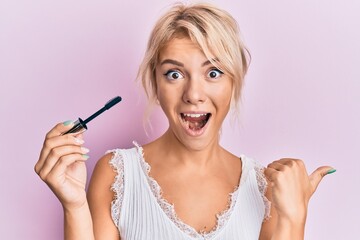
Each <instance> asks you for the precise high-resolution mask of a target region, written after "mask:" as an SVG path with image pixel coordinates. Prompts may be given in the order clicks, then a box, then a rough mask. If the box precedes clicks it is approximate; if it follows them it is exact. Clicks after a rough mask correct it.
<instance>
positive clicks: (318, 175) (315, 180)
mask: <svg viewBox="0 0 360 240" xmlns="http://www.w3.org/2000/svg"><path fill="white" fill-rule="evenodd" d="M334 172H336V170H335V169H334V168H332V167H329V166H322V167H319V168H317V169H316V170H315V171H314V172H313V173H312V174H310V176H309V180H310V183H311V186H312V192H311V194H313V193H314V192H315V191H316V188H317V187H318V186H319V183H320V182H321V180H322V179H323V177H324V176H326V175H328V174H331V173H334Z"/></svg>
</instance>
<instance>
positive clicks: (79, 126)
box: [62, 96, 121, 135]
mask: <svg viewBox="0 0 360 240" xmlns="http://www.w3.org/2000/svg"><path fill="white" fill-rule="evenodd" d="M120 101H121V97H120V96H116V97H114V98H113V99H111V100H109V101H108V102H107V103H106V104H105V106H104V107H102V108H101V109H100V110H98V111H97V112H96V113H94V114H93V115H91V116H90V117H88V118H87V119H85V120H82V119H81V118H79V119H78V120H76V121H75V122H74V124H75V125H74V126H73V127H72V128H71V129H70V130H68V131H66V132H64V133H63V134H62V135H65V134H68V133H82V132H84V131H85V130H87V126H86V124H87V123H89V122H90V121H91V120H93V119H94V118H96V117H97V116H99V115H100V114H102V113H103V112H105V111H106V110H109V109H110V108H111V107H113V106H114V105H115V104H117V103H119V102H120Z"/></svg>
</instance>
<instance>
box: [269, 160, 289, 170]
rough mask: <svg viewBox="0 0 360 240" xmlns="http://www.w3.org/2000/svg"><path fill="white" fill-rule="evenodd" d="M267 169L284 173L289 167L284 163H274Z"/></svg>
mask: <svg viewBox="0 0 360 240" xmlns="http://www.w3.org/2000/svg"><path fill="white" fill-rule="evenodd" d="M267 167H268V168H272V169H274V170H276V171H284V170H285V168H286V167H287V165H286V164H284V163H283V162H279V161H274V162H272V163H270V164H269V165H268V166H267Z"/></svg>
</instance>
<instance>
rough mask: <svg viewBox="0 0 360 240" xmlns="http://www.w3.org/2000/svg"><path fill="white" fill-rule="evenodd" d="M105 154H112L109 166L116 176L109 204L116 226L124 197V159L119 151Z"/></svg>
mask: <svg viewBox="0 0 360 240" xmlns="http://www.w3.org/2000/svg"><path fill="white" fill-rule="evenodd" d="M106 153H112V154H113V157H112V158H111V159H110V161H109V164H110V166H111V167H112V168H113V170H114V172H116V176H115V179H114V182H113V184H112V185H111V188H110V189H111V190H112V191H113V192H114V194H115V195H114V199H113V201H112V202H111V217H112V219H113V221H114V223H115V225H116V226H118V224H119V219H120V209H121V205H122V202H123V196H124V159H123V156H122V154H121V151H120V150H118V149H117V150H110V151H107V152H106Z"/></svg>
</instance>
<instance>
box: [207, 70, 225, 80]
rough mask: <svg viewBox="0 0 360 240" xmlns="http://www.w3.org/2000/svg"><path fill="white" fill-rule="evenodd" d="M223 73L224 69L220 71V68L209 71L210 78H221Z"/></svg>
mask: <svg viewBox="0 0 360 240" xmlns="http://www.w3.org/2000/svg"><path fill="white" fill-rule="evenodd" d="M222 74H224V73H223V72H222V71H220V70H219V69H212V70H210V71H209V73H208V75H207V76H208V78H212V79H216V78H219V77H220V76H221V75H222Z"/></svg>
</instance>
